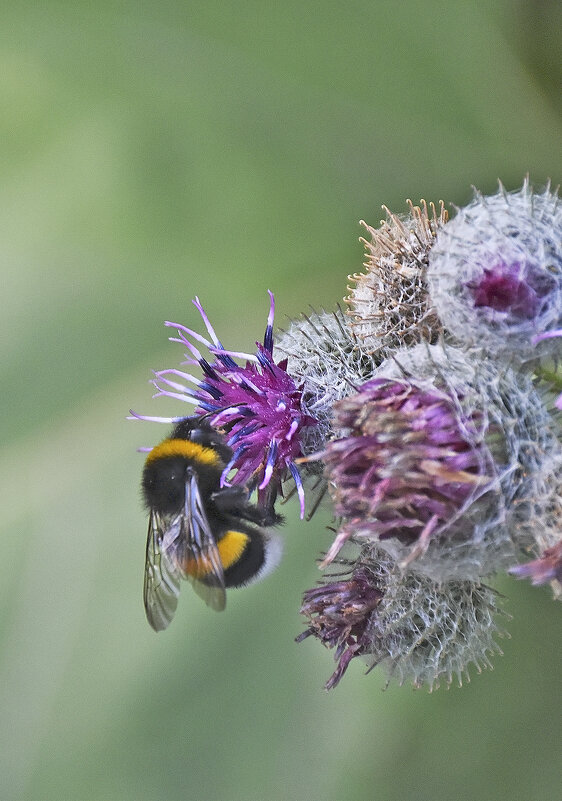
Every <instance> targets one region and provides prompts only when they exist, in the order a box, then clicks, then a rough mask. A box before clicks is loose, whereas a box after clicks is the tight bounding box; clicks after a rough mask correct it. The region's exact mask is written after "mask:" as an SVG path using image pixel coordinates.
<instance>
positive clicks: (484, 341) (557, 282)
mask: <svg viewBox="0 0 562 801" xmlns="http://www.w3.org/2000/svg"><path fill="white" fill-rule="evenodd" d="M428 279H429V291H430V295H431V299H432V302H433V304H434V305H435V308H436V310H437V314H438V315H439V318H440V319H441V321H442V323H443V324H444V326H445V328H446V329H448V331H449V332H450V333H451V334H452V335H453V337H455V338H456V339H457V340H458V341H459V342H461V343H464V344H468V345H473V344H477V345H478V346H479V347H483V348H485V349H486V352H487V353H489V355H490V356H492V357H493V358H497V357H500V358H502V359H504V360H505V361H511V362H519V363H523V362H526V361H530V360H536V359H537V357H538V356H542V355H552V354H554V353H556V350H557V349H558V352H560V351H559V347H560V343H559V342H557V341H556V340H555V339H551V338H542V335H544V334H546V333H547V332H550V331H553V330H555V329H559V328H560V326H561V323H562V205H561V204H560V202H559V199H558V196H557V194H556V193H552V192H551V191H550V187H549V186H547V187H546V189H545V190H544V192H543V193H542V194H535V193H534V192H533V189H532V187H531V186H530V185H529V182H528V180H526V181H525V182H524V184H523V187H522V188H521V190H520V191H518V192H513V193H507V192H506V191H505V190H504V188H503V186H501V184H500V190H499V192H498V193H497V194H496V195H492V196H490V197H484V196H483V195H481V194H480V193H479V192H476V195H475V198H474V200H473V201H472V203H470V205H468V206H466V207H465V208H463V209H460V211H459V212H458V214H457V216H456V217H455V218H454V219H453V220H452V221H451V222H449V223H448V224H447V225H445V226H443V227H442V228H441V229H440V230H439V232H438V234H437V239H436V242H435V245H434V246H433V248H432V249H431V252H430V254H429V271H428ZM536 337H540V338H541V343H540V347H537V348H535V343H536V340H535V341H533V340H534V338H536Z"/></svg>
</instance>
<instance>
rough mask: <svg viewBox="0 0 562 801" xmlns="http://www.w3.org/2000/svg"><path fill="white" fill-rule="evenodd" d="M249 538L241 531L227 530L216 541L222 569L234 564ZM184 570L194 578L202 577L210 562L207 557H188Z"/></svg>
mask: <svg viewBox="0 0 562 801" xmlns="http://www.w3.org/2000/svg"><path fill="white" fill-rule="evenodd" d="M249 539H250V538H249V537H248V535H247V534H244V532H243V531H227V532H226V534H225V535H224V537H222V538H221V539H220V540H219V541H218V542H217V550H218V552H219V557H220V560H221V564H222V567H223V570H228V568H229V567H231V566H232V565H234V564H236V562H238V560H239V559H240V557H241V556H242V554H243V553H244V549H245V548H246V546H247V544H248V540H249ZM184 569H185V572H186V573H187V575H188V576H192V577H193V578H196V579H204V578H205V576H207V575H208V574H209V573H210V572H211V570H212V567H211V564H210V563H209V562H208V560H207V559H205V558H203V559H198V560H197V559H188V560H187V564H186V565H185V568H184Z"/></svg>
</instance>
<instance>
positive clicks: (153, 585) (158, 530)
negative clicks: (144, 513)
mask: <svg viewBox="0 0 562 801" xmlns="http://www.w3.org/2000/svg"><path fill="white" fill-rule="evenodd" d="M179 525H180V521H179V520H178V518H175V519H174V520H173V521H172V523H171V524H169V523H168V521H167V520H166V519H164V518H163V517H162V516H161V515H159V514H158V512H155V511H154V510H152V511H151V512H150V518H149V521H148V537H147V540H146V561H145V567H144V592H143V597H144V609H145V612H146V617H147V620H148V622H149V623H150V625H151V626H152V628H153V629H154V631H163V629H166V628H168V626H169V624H170V621H171V620H172V618H173V616H174V614H175V611H176V607H177V605H178V596H179V593H180V579H181V571H180V570H179V568H178V565H177V563H176V561H175V560H174V559H170V551H169V550H168V549H166V548H163V541H164V537H166V538H167V539H169V538H170V535H173V531H172V530H173V529H174V528H176V530H177V527H178V526H179ZM174 539H177V533H176V537H175V538H174Z"/></svg>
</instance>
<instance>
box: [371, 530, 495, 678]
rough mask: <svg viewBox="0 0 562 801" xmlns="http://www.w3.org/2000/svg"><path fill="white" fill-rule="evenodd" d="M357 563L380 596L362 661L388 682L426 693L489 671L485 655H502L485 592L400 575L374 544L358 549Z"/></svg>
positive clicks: (490, 596) (477, 586) (472, 585)
mask: <svg viewBox="0 0 562 801" xmlns="http://www.w3.org/2000/svg"><path fill="white" fill-rule="evenodd" d="M357 564H361V565H362V567H363V568H365V567H366V566H367V567H368V570H369V571H371V573H372V576H373V582H374V583H375V584H376V585H377V586H380V588H381V589H382V590H383V591H384V595H383V598H382V600H381V601H380V603H379V605H378V606H377V608H376V610H375V611H374V612H373V613H372V615H371V620H370V624H369V628H368V636H369V637H370V639H371V642H372V646H371V648H372V650H371V651H370V653H365V654H363V658H365V659H366V661H367V663H368V664H369V666H372V667H374V666H375V665H379V664H380V665H381V666H382V667H383V668H384V669H385V671H386V672H387V675H388V677H389V680H390V679H394V680H395V681H397V682H398V683H399V684H403V683H404V682H407V681H410V682H412V684H413V685H414V686H415V687H421V686H422V685H423V684H427V685H428V686H429V688H430V689H436V688H437V687H439V686H440V684H441V683H444V684H446V685H450V684H451V683H452V682H453V681H454V680H455V679H456V680H457V681H458V683H459V685H460V684H462V681H463V678H464V679H466V680H470V676H469V667H470V665H473V666H474V667H475V668H476V670H477V672H478V673H480V672H481V671H482V669H483V668H486V667H492V665H491V662H490V656H491V655H493V654H494V653H499V654H501V653H502V651H501V649H500V648H499V646H498V645H497V643H496V642H495V640H494V637H495V636H505V634H506V633H505V631H504V630H503V629H501V628H500V627H498V625H497V623H496V617H497V615H498V614H503V613H502V612H501V610H500V608H499V606H498V595H497V593H496V592H495V591H494V590H493V589H491V588H490V587H487V586H486V585H484V584H481V583H480V582H472V581H461V580H453V581H448V582H443V583H441V584H438V583H435V582H433V581H432V580H431V579H428V578H427V577H424V576H419V575H416V574H414V573H412V572H410V571H408V572H407V573H402V571H400V570H399V569H398V568H397V566H396V564H395V563H394V562H393V560H392V559H391V558H389V556H388V554H386V553H385V552H384V551H382V550H381V549H380V548H379V547H378V546H375V545H367V546H364V547H363V549H362V551H361V556H360V557H359V559H358V562H357Z"/></svg>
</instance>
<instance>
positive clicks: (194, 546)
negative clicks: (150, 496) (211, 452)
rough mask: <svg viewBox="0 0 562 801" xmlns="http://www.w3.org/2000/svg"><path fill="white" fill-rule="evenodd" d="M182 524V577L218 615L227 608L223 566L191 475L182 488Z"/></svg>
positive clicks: (193, 477)
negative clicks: (183, 526) (183, 528)
mask: <svg viewBox="0 0 562 801" xmlns="http://www.w3.org/2000/svg"><path fill="white" fill-rule="evenodd" d="M184 520H185V521H186V523H187V537H186V553H185V555H184V557H183V558H181V560H180V561H181V563H182V565H183V568H182V575H183V577H184V578H186V579H187V580H188V581H189V582H190V583H191V585H192V586H193V589H194V590H195V592H196V593H197V595H198V596H199V597H200V598H202V599H203V600H204V601H205V603H206V604H207V606H210V607H211V609H214V610H215V611H217V612H221V611H222V610H223V609H224V608H225V606H226V590H225V587H224V572H223V566H222V562H221V558H220V554H219V551H218V548H217V542H216V539H215V536H214V534H213V531H212V529H211V525H210V523H209V520H208V518H207V515H206V513H205V507H204V506H203V502H202V500H201V494H200V492H199V486H198V484H197V477H196V475H195V474H193V473H191V474H188V478H187V481H186V486H185V510H184Z"/></svg>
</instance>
